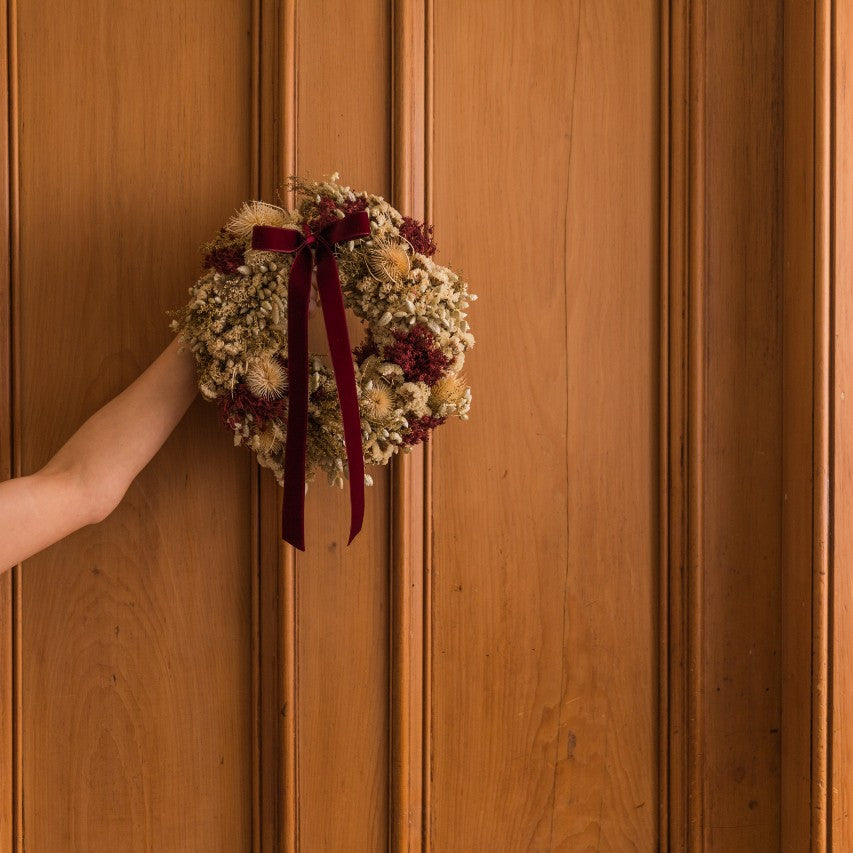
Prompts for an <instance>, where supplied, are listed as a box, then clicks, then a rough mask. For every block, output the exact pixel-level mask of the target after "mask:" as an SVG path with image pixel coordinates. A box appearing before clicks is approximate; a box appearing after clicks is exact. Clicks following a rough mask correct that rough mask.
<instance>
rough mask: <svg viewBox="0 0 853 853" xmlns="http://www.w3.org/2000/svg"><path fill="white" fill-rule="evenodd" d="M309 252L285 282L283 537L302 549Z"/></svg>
mask: <svg viewBox="0 0 853 853" xmlns="http://www.w3.org/2000/svg"><path fill="white" fill-rule="evenodd" d="M311 267H312V255H311V251H310V249H303V250H300V251H299V252H298V253H297V255H296V257H295V258H294V260H293V265H292V266H291V268H290V278H289V279H288V285H287V396H288V406H287V437H286V442H287V443H286V445H285V450H284V501H283V503H282V507H281V529H282V537H281V538H282V539H284V541H285V542H289V543H290V544H291V545H292V546H293V547H294V548H298V549H299V550H300V551H304V550H305V452H306V443H307V439H308V299H309V296H310V292H311Z"/></svg>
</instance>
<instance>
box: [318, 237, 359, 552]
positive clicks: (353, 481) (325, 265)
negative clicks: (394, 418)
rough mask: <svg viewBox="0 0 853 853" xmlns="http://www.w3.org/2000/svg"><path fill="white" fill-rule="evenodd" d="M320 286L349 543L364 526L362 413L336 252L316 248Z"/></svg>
mask: <svg viewBox="0 0 853 853" xmlns="http://www.w3.org/2000/svg"><path fill="white" fill-rule="evenodd" d="M317 289H318V290H319V292H320V303H321V305H322V308H323V321H324V323H325V325H326V337H327V338H328V340H329V354H330V355H331V357H332V367H333V368H334V371H335V384H336V385H337V389H338V402H339V403H340V406H341V420H342V422H343V427H344V444H345V446H346V451H347V465H348V468H349V493H350V533H349V540H348V541H347V545H349V544H350V543H351V542H352V540H353V539H354V538H355V537H356V535H357V534H358V532H359V531H360V530H361V526H362V523H363V521H364V452H363V450H362V443H361V415H360V413H359V408H358V391H357V390H356V384H355V369H354V367H353V360H352V350H351V348H350V342H349V332H348V331H347V318H346V312H345V310H344V299H343V293H342V292H341V284H340V279H339V277H338V265H337V263H336V262H335V256H334V254H333V253H331V252H329V251H324V250H322V249H318V251H317Z"/></svg>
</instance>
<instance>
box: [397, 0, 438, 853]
mask: <svg viewBox="0 0 853 853" xmlns="http://www.w3.org/2000/svg"><path fill="white" fill-rule="evenodd" d="M425 15H426V10H425V6H424V0H392V3H391V5H390V27H391V38H392V42H391V46H392V50H391V81H392V83H391V93H392V95H391V156H392V168H391V187H392V192H391V195H392V203H393V204H394V205H395V206H396V207H397V208H398V209H399V210H401V211H404V212H408V213H410V214H415V212H416V210H417V209H419V208H420V207H421V206H422V202H423V199H421V198H420V197H419V193H421V192H423V190H422V188H421V185H422V181H423V179H424V178H425V175H418V174H417V170H418V169H422V168H423V169H425V164H424V161H423V159H422V157H423V155H424V144H425V143H424V140H423V139H421V138H420V136H419V135H416V134H420V133H421V132H422V130H423V128H422V126H421V122H420V117H421V114H422V108H423V107H424V104H423V103H422V99H423V98H424V89H423V86H425V85H426V83H425V81H421V79H420V73H421V72H422V71H425V68H424V66H423V64H422V63H424V61H425V56H424V51H425V50H426V48H425V44H424V42H423V38H425V34H424V33H422V30H421V27H422V26H425V24H426V17H425ZM416 85H417V87H418V88H417V91H416ZM428 443H429V441H428V440H427V441H426V442H425V443H424V445H423V446H421V447H418V448H414V449H413V450H412V452H411V453H408V454H402V453H401V454H398V455H397V456H396V457H395V458H394V460H393V462H392V465H391V494H390V507H389V511H390V519H391V523H390V530H389V536H390V543H389V544H390V566H389V589H390V607H391V613H390V626H389V656H390V667H389V694H390V695H389V712H390V749H389V756H388V772H389V788H388V797H389V812H388V846H389V848H390V849H391V850H394V851H398V850H399V851H409V850H414V849H419V847H420V843H421V838H422V835H423V826H422V820H423V811H422V798H423V789H422V785H421V783H422V780H423V774H424V768H423V766H422V765H419V762H422V760H423V755H424V753H423V749H424V731H423V724H424V718H423V716H422V711H423V709H424V705H423V700H424V685H423V676H424V672H425V670H424V666H425V664H424V659H425V651H424V637H425V635H426V633H427V632H428V628H427V627H426V626H425V625H421V626H420V633H419V634H418V635H417V636H416V635H415V632H414V626H415V621H416V619H415V617H416V616H418V617H420V616H422V615H424V614H425V610H424V600H425V598H426V593H425V591H424V584H425V576H426V573H427V566H426V564H425V561H424V560H425V552H426V550H427V549H428V545H427V544H426V541H425V540H423V538H422V537H423V536H425V535H428V531H427V528H426V526H425V525H426V520H425V518H424V514H425V513H424V508H425V506H426V501H428V495H427V491H428V488H429V486H428V484H427V482H426V475H425V467H426V465H427V463H426V458H425V457H426V453H427V452H428V451H427V450H426V445H428ZM419 513H420V514H421V515H420V517H418V514H419ZM427 618H428V614H427ZM416 809H420V811H416ZM419 822H421V826H418V823H419Z"/></svg>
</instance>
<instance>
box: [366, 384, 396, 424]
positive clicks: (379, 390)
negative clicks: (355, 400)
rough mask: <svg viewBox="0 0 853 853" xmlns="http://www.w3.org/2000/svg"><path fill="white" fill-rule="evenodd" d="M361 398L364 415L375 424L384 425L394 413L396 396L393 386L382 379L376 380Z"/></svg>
mask: <svg viewBox="0 0 853 853" xmlns="http://www.w3.org/2000/svg"><path fill="white" fill-rule="evenodd" d="M369 385H370V387H369V388H365V390H364V391H363V392H362V396H361V406H362V409H363V411H364V414H365V415H366V416H367V417H368V418H369V419H370V420H371V421H373V422H374V423H382V422H383V421H385V420H387V418H388V417H389V416H390V415H391V413H392V412H393V411H394V395H393V393H392V391H391V386H390V385H389V384H388V383H387V382H383V381H382V380H381V379H374V380H372V381H371V382H370V383H369Z"/></svg>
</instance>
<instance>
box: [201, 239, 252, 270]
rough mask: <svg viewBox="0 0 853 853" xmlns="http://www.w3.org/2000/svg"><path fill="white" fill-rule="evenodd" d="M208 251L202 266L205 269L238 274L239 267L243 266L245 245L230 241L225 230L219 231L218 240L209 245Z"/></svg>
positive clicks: (237, 241)
mask: <svg viewBox="0 0 853 853" xmlns="http://www.w3.org/2000/svg"><path fill="white" fill-rule="evenodd" d="M208 247H209V248H208V251H207V252H206V254H205V256H204V260H203V261H202V265H203V266H204V267H205V269H209V268H211V267H212V268H213V269H215V270H216V271H217V272H224V273H231V272H236V271H237V267H239V266H242V265H243V264H244V263H245V261H244V260H243V250H244V246H243V243H242V242H241V241H239V240H234V239H233V238H231V239H229V237H228V235H227V232H226V230H225V228H220V229H219V234H218V235H217V237H216V239H214V240H213V241H212V242H211V243H208Z"/></svg>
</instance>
